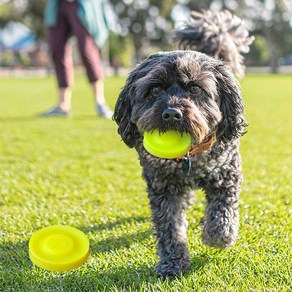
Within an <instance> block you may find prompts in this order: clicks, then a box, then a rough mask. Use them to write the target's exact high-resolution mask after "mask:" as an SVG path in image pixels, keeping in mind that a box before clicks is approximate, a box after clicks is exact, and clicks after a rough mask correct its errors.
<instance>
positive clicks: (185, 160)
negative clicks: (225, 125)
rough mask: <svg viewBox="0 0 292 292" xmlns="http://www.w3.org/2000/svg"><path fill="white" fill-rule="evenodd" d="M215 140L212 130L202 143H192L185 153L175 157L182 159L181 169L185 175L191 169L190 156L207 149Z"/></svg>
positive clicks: (214, 133) (178, 159)
mask: <svg viewBox="0 0 292 292" xmlns="http://www.w3.org/2000/svg"><path fill="white" fill-rule="evenodd" d="M215 142H216V131H214V132H212V134H211V135H209V136H208V137H207V138H206V139H205V140H204V141H203V142H202V143H200V144H197V145H194V146H192V147H191V148H190V150H189V151H188V152H187V154H185V155H183V156H181V157H178V158H176V160H177V161H182V170H183V173H184V174H185V175H188V174H189V173H190V170H191V164H192V162H191V157H192V156H194V155H196V154H200V153H202V152H204V151H206V150H209V149H210V148H211V147H212V146H213V144H214V143H215Z"/></svg>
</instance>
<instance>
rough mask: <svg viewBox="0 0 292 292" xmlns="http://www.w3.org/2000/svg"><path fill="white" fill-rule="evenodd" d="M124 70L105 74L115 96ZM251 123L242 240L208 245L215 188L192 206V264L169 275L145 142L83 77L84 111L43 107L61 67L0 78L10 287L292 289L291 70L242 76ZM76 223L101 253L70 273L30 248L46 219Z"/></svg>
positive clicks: (77, 103) (245, 150)
mask: <svg viewBox="0 0 292 292" xmlns="http://www.w3.org/2000/svg"><path fill="white" fill-rule="evenodd" d="M123 83H124V79H123V78H109V79H107V80H106V96H107V97H108V99H109V102H110V105H111V107H113V106H114V103H115V100H116V98H117V95H118V93H119V91H120V88H121V87H122V86H123ZM242 91H243V95H244V100H245V104H246V113H247V118H248V121H249V123H250V126H249V129H248V134H247V135H246V136H245V137H243V138H242V140H241V153H242V157H243V172H244V178H245V180H244V185H243V190H242V194H241V205H240V213H241V228H240V236H239V239H238V241H237V244H236V245H235V246H234V247H233V248H230V249H227V250H222V251H221V250H216V249H212V248H208V247H206V246H204V245H202V242H201V239H200V233H201V227H200V224H199V222H200V219H201V217H202V216H203V211H204V195H203V193H201V192H198V193H197V199H196V200H195V202H194V205H193V206H192V208H191V209H190V210H189V211H188V219H189V223H190V225H189V229H188V235H189V248H190V253H191V255H192V266H191V270H190V271H189V272H188V273H187V274H186V275H185V276H184V277H181V278H177V279H175V280H173V281H169V280H167V281H162V280H161V279H158V278H157V277H155V276H153V275H151V273H152V270H153V268H154V265H155V263H156V261H157V257H156V254H155V239H154V237H153V235H152V230H151V224H150V211H149V207H148V200H147V196H146V193H145V183H144V182H143V180H142V179H141V168H140V165H139V162H138V160H137V154H136V153H135V151H134V150H131V149H128V148H127V147H126V146H125V145H124V144H123V143H122V142H121V141H120V138H119V136H118V135H117V134H116V125H115V123H114V122H112V121H110V120H103V119H100V118H98V117H97V116H96V115H95V111H94V107H93V101H92V96H91V92H90V88H89V86H88V84H87V82H86V81H85V79H84V78H81V77H79V78H77V80H76V85H75V88H74V96H73V115H72V117H70V118H67V119H60V118H50V119H38V118H36V117H35V116H36V114H37V113H39V112H41V111H43V110H45V109H47V108H48V107H50V106H51V105H53V104H54V102H55V95H56V90H55V82H54V79H53V78H44V79H42V78H39V79H38V78H23V79H13V78H12V79H8V78H2V79H0V165H1V169H0V291H291V289H292V287H291V274H292V273H291V262H292V261H291V260H292V259H291V227H292V222H291V209H290V208H291V191H292V183H291V181H292V170H291V169H292V158H291V157H292V131H291V129H292V111H291V109H292V95H291V93H292V76H291V75H290V76H269V75H267V76H247V77H246V78H245V80H244V81H243V82H242ZM52 224H68V225H71V226H75V227H77V228H79V229H81V230H82V231H84V232H85V233H86V234H87V235H88V237H89V239H90V250H91V256H90V258H89V260H88V261H87V262H86V263H85V264H84V265H83V266H82V267H81V268H79V269H77V270H74V271H70V272H66V273H52V272H48V271H45V270H42V269H40V268H38V267H36V266H33V264H32V263H31V262H30V260H29V256H28V241H29V239H30V237H31V235H32V234H33V233H34V232H35V231H36V230H38V229H40V228H43V227H46V226H48V225H52Z"/></svg>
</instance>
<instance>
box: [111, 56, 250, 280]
mask: <svg viewBox="0 0 292 292" xmlns="http://www.w3.org/2000/svg"><path fill="white" fill-rule="evenodd" d="M114 120H115V121H116V123H117V124H118V133H119V134H120V135H121V137H122V139H123V141H124V142H125V143H126V144H127V145H128V146H129V147H135V149H136V150H137V152H138V154H139V159H140V163H141V166H142V167H143V177H144V179H145V180H146V182H147V192H148V197H149V200H150V207H151V211H152V221H153V224H154V227H155V233H156V237H157V253H158V256H159V263H158V264H157V266H156V271H157V273H158V275H160V276H162V277H173V276H175V275H178V274H181V273H183V272H185V271H186V270H187V269H188V268H189V267H190V256H189V251H188V244H187V235H186V229H187V225H188V224H187V220H186V209H187V208H188V206H189V205H190V204H191V201H192V196H193V195H192V190H195V189H203V190H204V191H205V193H206V200H207V206H206V211H205V216H204V219H203V231H202V239H203V242H204V243H205V244H207V245H210V246H214V247H219V248H225V247H229V246H232V245H233V244H234V243H235V240H236V237H237V234H238V226H239V215H238V197H239V192H240V187H241V181H242V174H241V159H240V154H239V151H238V147H239V141H238V138H239V137H241V136H242V135H243V134H244V132H245V127H246V122H245V119H244V106H243V102H242V98H241V93H240V90H239V87H238V84H237V81H236V79H235V77H234V75H233V73H232V71H231V69H230V67H228V66H227V65H226V64H225V63H224V62H223V61H221V60H218V59H216V58H213V57H211V56H208V55H206V54H203V53H199V52H194V51H173V52H165V53H157V54H154V55H151V56H150V57H149V58H147V59H146V60H144V61H143V62H142V63H141V64H139V65H138V66H137V67H136V68H135V69H134V70H133V71H132V72H131V73H130V75H129V77H128V79H127V82H126V85H125V86H124V88H123V90H122V92H121V93H120V95H119V98H118V100H117V103H116V107H115V112H114ZM155 129H158V130H159V131H160V132H162V133H163V132H166V131H168V130H175V131H179V132H181V133H184V132H186V133H188V134H189V135H190V136H191V137H192V146H191V149H190V151H189V152H188V153H187V154H186V156H184V157H181V158H177V159H162V158H158V157H155V156H153V155H151V154H149V153H148V152H147V151H146V150H145V148H144V146H143V134H144V132H146V131H150V132H151V131H153V130H155Z"/></svg>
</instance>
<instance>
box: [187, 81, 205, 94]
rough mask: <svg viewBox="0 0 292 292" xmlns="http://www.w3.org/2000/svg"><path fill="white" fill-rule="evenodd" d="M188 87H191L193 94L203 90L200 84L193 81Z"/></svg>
mask: <svg viewBox="0 0 292 292" xmlns="http://www.w3.org/2000/svg"><path fill="white" fill-rule="evenodd" d="M188 88H189V91H190V93H192V94H200V93H202V91H203V89H202V88H201V87H200V86H198V85H196V84H194V83H191V84H190V85H189V87H188Z"/></svg>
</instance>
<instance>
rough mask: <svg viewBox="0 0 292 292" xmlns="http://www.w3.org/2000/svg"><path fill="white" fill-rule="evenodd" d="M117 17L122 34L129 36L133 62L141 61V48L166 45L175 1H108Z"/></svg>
mask: <svg viewBox="0 0 292 292" xmlns="http://www.w3.org/2000/svg"><path fill="white" fill-rule="evenodd" d="M110 2H111V4H112V6H113V8H114V11H115V13H116V14H117V15H118V18H119V21H120V24H121V27H122V30H123V34H124V35H129V37H130V38H131V40H132V42H133V47H134V62H138V61H139V60H141V58H142V56H143V48H145V47H149V46H148V45H149V43H150V44H156V43H158V42H159V43H160V44H165V43H167V36H168V32H169V31H171V29H172V19H171V16H170V14H171V9H172V7H173V5H174V4H175V0H169V1H159V0H123V1H120V0H110Z"/></svg>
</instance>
